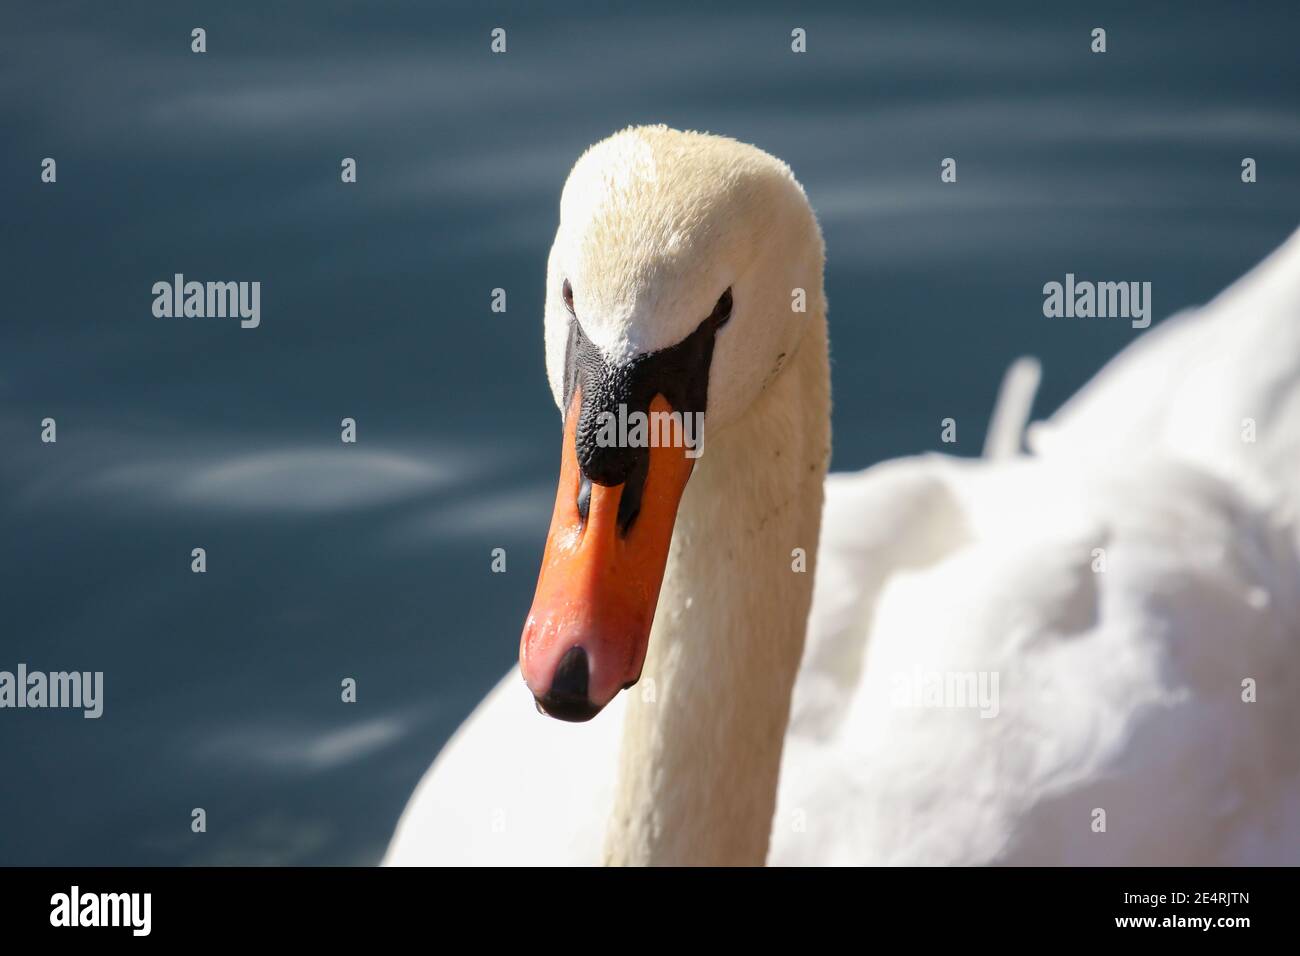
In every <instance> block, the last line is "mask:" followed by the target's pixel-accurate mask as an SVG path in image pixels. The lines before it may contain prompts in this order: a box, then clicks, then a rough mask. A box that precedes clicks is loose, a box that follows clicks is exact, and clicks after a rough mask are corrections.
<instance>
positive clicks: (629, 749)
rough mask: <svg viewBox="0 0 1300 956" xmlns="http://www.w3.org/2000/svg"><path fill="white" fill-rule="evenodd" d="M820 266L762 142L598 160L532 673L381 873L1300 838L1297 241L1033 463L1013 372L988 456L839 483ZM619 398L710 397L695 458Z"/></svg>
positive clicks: (621, 137)
mask: <svg viewBox="0 0 1300 956" xmlns="http://www.w3.org/2000/svg"><path fill="white" fill-rule="evenodd" d="M822 269H823V245H822V239H821V235H820V231H819V227H818V225H817V222H816V219H815V217H814V214H813V212H812V209H811V208H810V205H809V203H808V201H807V199H806V198H805V194H804V192H803V189H802V188H801V186H800V185H799V184H798V182H797V181H796V179H795V178H794V176H793V174H792V173H791V171H790V170H789V168H788V167H787V166H786V165H784V164H783V163H781V162H780V161H778V160H777V159H775V158H773V157H771V156H769V155H768V154H766V153H764V152H762V151H761V150H759V149H757V148H755V147H752V146H748V145H743V144H741V143H739V142H736V141H733V140H731V139H726V138H723V137H719V136H713V135H706V134H701V133H693V132H679V131H676V130H672V129H668V128H666V127H641V128H629V129H627V130H624V131H622V132H620V133H617V134H615V135H614V136H612V137H610V138H608V139H606V140H604V141H602V142H600V143H598V144H596V145H595V146H593V147H591V148H590V149H589V150H588V151H587V152H586V153H584V154H583V155H582V157H581V158H580V159H579V160H578V162H577V163H576V164H575V166H574V167H573V170H572V172H571V174H570V176H569V178H568V181H567V183H566V185H565V187H564V191H563V194H562V198H561V207H560V224H559V228H558V231H557V234H556V238H555V243H554V246H553V248H552V250H551V253H550V258H549V262H548V267H547V296H546V306H545V351H546V369H547V377H548V380H549V384H550V388H551V392H552V395H553V398H554V400H555V402H556V404H557V406H558V407H559V409H560V410H561V413H562V417H563V420H564V433H563V447H562V463H561V472H560V482H559V489H558V493H557V497H556V503H555V510H554V514H553V518H552V525H551V530H550V533H549V536H548V541H547V547H546V552H545V556H544V558H543V563H542V570H541V574H540V576H539V582H538V587H537V593H536V596H535V598H534V603H533V607H532V610H531V611H530V613H529V615H528V618H527V620H526V622H525V626H524V632H523V637H522V641H521V654H520V671H521V672H522V677H523V678H524V683H525V684H526V687H527V689H525V687H521V686H520V680H519V678H520V672H519V671H512V672H511V673H509V674H507V675H506V676H505V677H504V678H503V679H502V680H501V682H500V683H499V684H498V685H497V686H496V687H495V689H493V690H492V691H491V692H490V693H489V694H488V696H487V697H486V698H485V699H484V700H483V701H482V703H481V704H480V705H479V706H478V708H477V709H476V710H475V711H474V713H473V714H472V715H471V716H470V717H469V719H467V720H466V721H465V723H464V724H463V725H462V726H461V727H460V729H459V730H458V731H457V732H456V733H455V734H454V736H453V737H452V739H451V740H450V741H449V742H448V743H447V745H446V746H445V747H444V749H443V751H442V752H441V754H440V755H439V756H438V758H437V760H436V761H435V762H434V764H433V766H432V767H431V768H430V769H429V771H428V772H427V773H426V774H425V776H424V778H423V779H422V780H421V782H420V784H419V785H418V787H417V788H416V790H415V792H414V794H413V795H412V797H411V799H410V801H409V803H408V805H407V807H406V809H405V811H404V813H403V814H402V817H401V819H400V821H399V823H398V825H397V828H396V832H395V833H394V836H393V839H392V841H391V844H390V846H389V848H388V851H387V854H386V856H385V858H384V863H385V864H387V865H411V864H428V863H437V864H548V865H554V864H577V865H583V864H600V863H604V864H630V865H638V864H673V865H680V864H702V865H761V864H764V863H771V864H965V865H972V864H993V863H1004V864H1005V863H1013V864H1017V863H1020V864H1092V863H1096V864H1179V863H1194V864H1201V863H1226V864H1242V863H1283V862H1289V863H1294V862H1295V861H1296V859H1297V857H1298V856H1300V749H1297V748H1296V747H1295V746H1294V732H1295V728H1296V727H1297V726H1300V660H1298V657H1300V655H1297V650H1298V649H1300V607H1298V594H1300V588H1297V582H1298V581H1300V533H1298V532H1297V523H1296V513H1297V500H1296V499H1297V495H1300V482H1298V481H1297V480H1296V479H1297V476H1300V233H1297V234H1296V235H1293V236H1292V237H1291V239H1290V240H1289V241H1288V242H1287V243H1286V244H1285V245H1284V246H1283V247H1282V248H1281V249H1280V250H1278V251H1277V252H1276V253H1274V255H1273V256H1271V257H1270V258H1269V259H1268V260H1267V261H1265V262H1264V263H1263V264H1262V265H1260V266H1259V267H1257V268H1256V269H1255V270H1254V271H1253V272H1252V273H1250V274H1249V275H1248V276H1247V277H1245V278H1244V279H1242V280H1240V281H1239V282H1238V283H1237V284H1236V285H1234V286H1233V287H1231V288H1230V289H1229V290H1228V291H1227V292H1225V293H1223V294H1222V295H1221V296H1220V297H1219V298H1218V299H1216V300H1215V301H1214V302H1213V303H1211V304H1210V305H1209V306H1207V307H1205V308H1204V309H1201V310H1199V311H1197V312H1195V313H1192V314H1189V315H1186V316H1181V317H1176V318H1174V319H1171V320H1170V321H1168V322H1166V323H1163V324H1161V325H1159V326H1157V327H1155V328H1154V329H1152V330H1151V332H1149V333H1145V334H1144V335H1143V336H1141V337H1140V338H1138V340H1137V341H1136V342H1135V344H1134V345H1133V346H1131V347H1130V348H1129V349H1127V350H1126V351H1124V352H1123V353H1121V354H1120V355H1119V356H1118V357H1117V358H1116V359H1115V360H1113V361H1112V362H1111V363H1110V364H1109V365H1108V366H1106V367H1105V368H1104V369H1103V370H1102V371H1101V372H1100V373H1099V374H1098V375H1097V376H1096V377H1095V379H1094V380H1093V381H1092V382H1091V383H1090V384H1089V385H1088V386H1086V387H1085V388H1084V389H1083V390H1082V391H1081V392H1080V393H1079V394H1078V395H1077V396H1075V398H1073V399H1071V400H1070V401H1069V402H1068V403H1067V404H1066V405H1065V406H1064V407H1063V408H1062V409H1061V410H1060V411H1059V412H1058V413H1057V414H1056V415H1054V416H1052V417H1051V418H1050V419H1049V420H1048V421H1046V422H1042V423H1038V424H1036V425H1034V426H1031V427H1030V428H1029V430H1028V442H1027V444H1028V448H1029V452H1028V453H1025V452H1023V451H1022V448H1023V447H1025V444H1026V443H1025V441H1024V438H1025V424H1026V418H1027V416H1028V411H1029V406H1030V403H1031V400H1032V393H1033V389H1034V388H1035V387H1036V380H1037V374H1038V371H1037V368H1036V367H1035V366H1034V365H1033V364H1032V363H1029V362H1021V363H1017V364H1016V365H1015V366H1013V367H1012V369H1011V371H1010V373H1009V374H1008V377H1007V380H1006V383H1005V385H1004V388H1003V393H1002V399H1001V400H1000V403H999V407H998V409H997V412H996V413H995V418H994V425H993V427H992V428H991V433H990V438H989V444H988V449H987V455H986V457H985V458H983V459H958V458H952V457H947V456H943V455H938V454H926V455H921V456H917V457H912V458H905V459H899V460H893V461H887V462H884V463H881V464H878V465H876V466H874V467H872V468H869V469H867V470H865V471H862V472H860V473H856V474H843V475H841V474H835V475H831V476H830V477H829V478H828V477H827V475H826V471H827V464H828V460H829V454H830V428H829V413H830V395H829V373H828V351H827V348H828V346H827V325H826V300H825V296H824V293H823V287H822ZM800 304H802V305H803V306H804V309H803V310H802V311H801V310H800V309H799V307H798V306H799V305H800ZM622 403H627V404H628V405H629V406H635V407H636V408H638V409H641V410H652V411H653V410H657V411H659V412H680V413H699V414H703V415H704V422H705V431H704V441H703V445H702V448H701V449H699V451H701V452H702V453H701V454H699V456H698V457H697V458H694V459H692V458H690V457H688V456H687V455H686V454H685V453H684V450H683V449H682V448H673V447H662V446H660V447H650V448H648V449H645V448H643V449H641V450H639V451H630V450H629V449H627V448H626V447H617V448H611V447H608V446H601V445H599V443H595V442H593V440H592V435H593V433H594V432H595V431H596V422H597V419H598V416H599V413H600V412H601V411H602V410H604V411H608V410H610V409H612V408H613V407H614V406H615V405H618V404H622ZM1246 420H1249V421H1250V423H1251V425H1250V431H1251V434H1250V436H1249V438H1250V440H1247V439H1246V437H1244V436H1245V431H1244V429H1245V428H1246V427H1247V426H1246V425H1245V424H1244V422H1246ZM963 688H964V689H965V690H966V691H969V695H970V696H969V697H968V699H965V700H959V699H957V698H958V697H960V696H961V692H962V691H963ZM931 691H934V693H933V694H931ZM954 694H956V695H957V697H954V696H953V695H954ZM972 703H975V704H977V706H970V705H971V704H972ZM538 710H540V711H542V712H543V713H544V714H550V715H551V716H554V717H560V718H562V720H555V719H550V718H549V717H547V716H539V714H538V712H537V711H538ZM598 712H599V713H598Z"/></svg>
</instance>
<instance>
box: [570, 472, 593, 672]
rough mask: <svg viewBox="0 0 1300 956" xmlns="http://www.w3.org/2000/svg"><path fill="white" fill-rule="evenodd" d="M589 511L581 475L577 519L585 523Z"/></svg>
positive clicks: (588, 482) (584, 479) (585, 481)
mask: <svg viewBox="0 0 1300 956" xmlns="http://www.w3.org/2000/svg"><path fill="white" fill-rule="evenodd" d="M589 511H591V479H590V478H588V477H587V476H586V475H583V476H582V483H581V484H580V485H578V517H579V518H581V519H582V520H583V521H586V520H587V513H588V512H589ZM574 650H577V648H574Z"/></svg>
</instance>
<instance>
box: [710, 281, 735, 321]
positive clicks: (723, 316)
mask: <svg viewBox="0 0 1300 956" xmlns="http://www.w3.org/2000/svg"><path fill="white" fill-rule="evenodd" d="M729 318H731V289H727V291H726V292H724V293H722V297H721V298H719V299H718V304H717V305H715V306H714V307H713V314H712V315H710V316H709V321H710V322H712V323H713V327H714V328H720V327H721V326H723V325H725V324H726V322H727V319H729Z"/></svg>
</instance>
